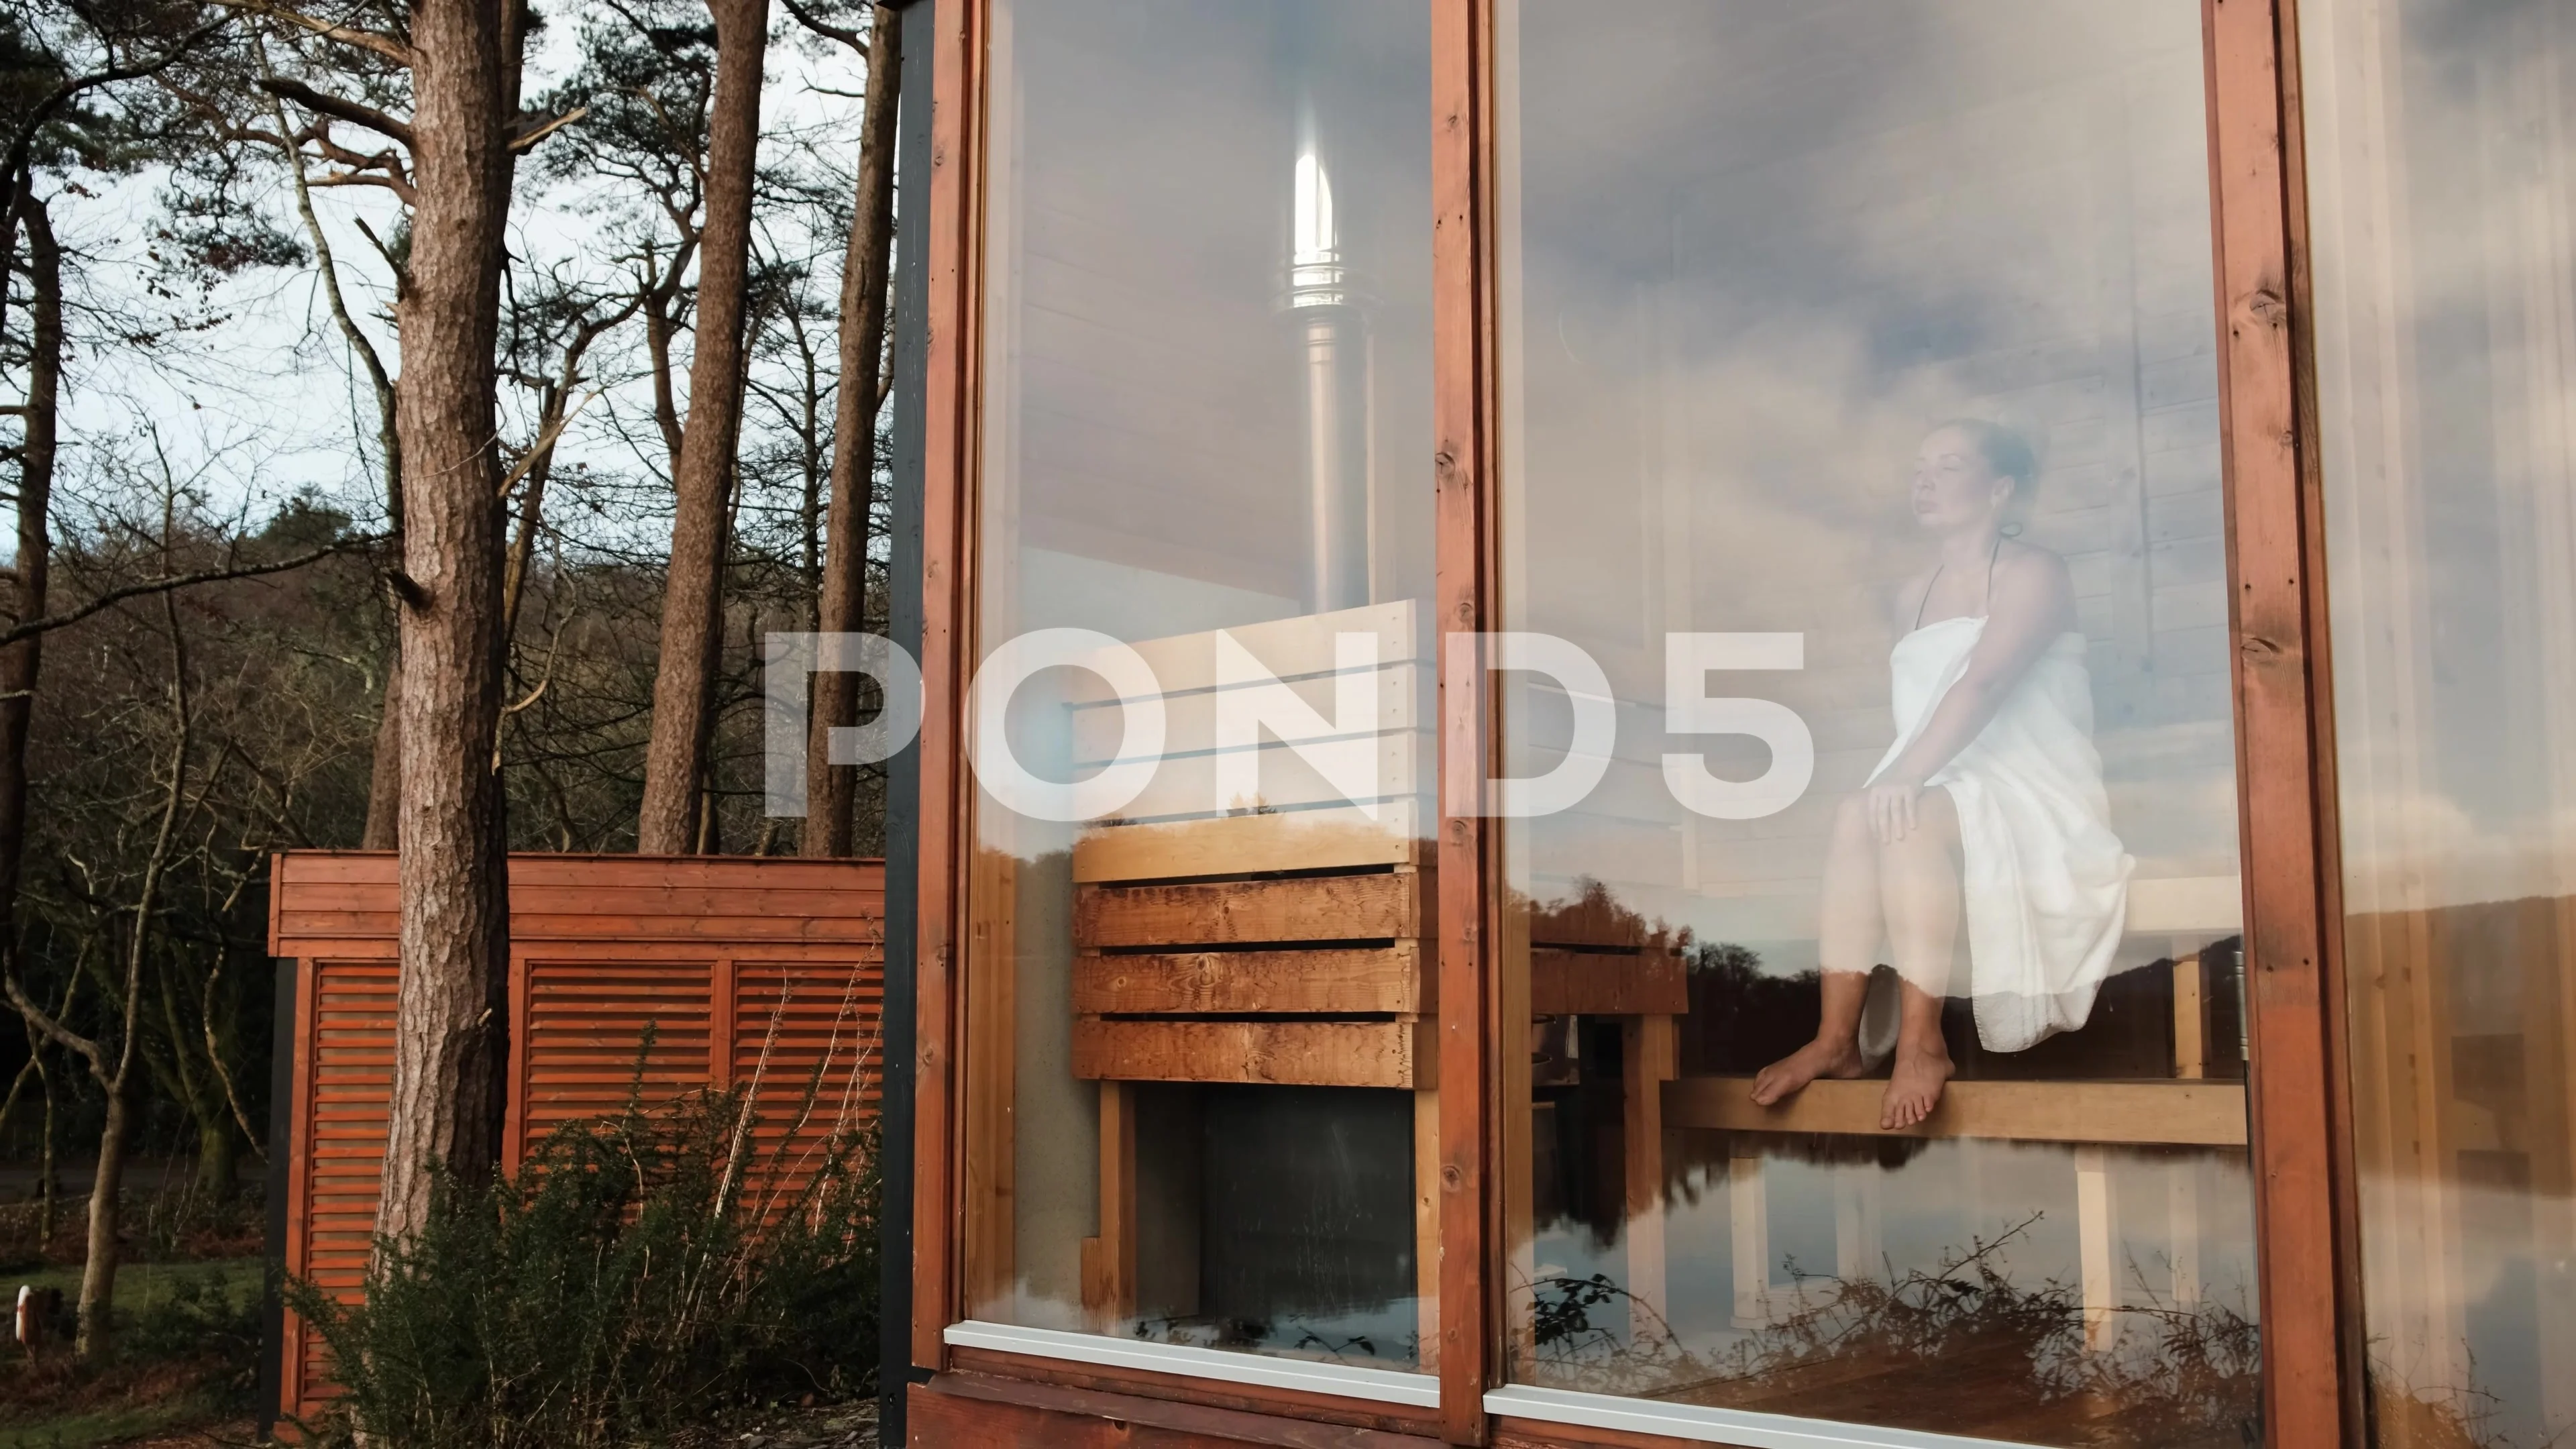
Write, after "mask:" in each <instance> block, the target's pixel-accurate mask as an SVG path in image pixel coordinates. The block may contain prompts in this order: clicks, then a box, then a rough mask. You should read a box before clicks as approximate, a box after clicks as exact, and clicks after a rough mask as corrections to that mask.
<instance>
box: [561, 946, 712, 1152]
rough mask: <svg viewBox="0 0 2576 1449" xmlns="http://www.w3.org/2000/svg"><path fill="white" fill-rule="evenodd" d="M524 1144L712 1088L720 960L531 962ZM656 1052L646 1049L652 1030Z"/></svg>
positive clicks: (653, 1045) (653, 1047)
mask: <svg viewBox="0 0 2576 1449" xmlns="http://www.w3.org/2000/svg"><path fill="white" fill-rule="evenodd" d="M526 970H527V972H528V1026H527V1037H526V1039H525V1040H524V1041H521V1042H514V1043H512V1046H513V1047H514V1048H515V1049H516V1050H517V1051H519V1052H521V1053H523V1054H524V1056H525V1058H526V1070H525V1077H524V1080H525V1081H526V1083H527V1098H526V1100H525V1101H524V1102H523V1103H522V1104H520V1114H519V1115H520V1121H521V1124H522V1126H521V1131H522V1133H523V1134H524V1140H525V1145H526V1146H529V1147H533V1146H535V1145H536V1143H537V1142H538V1141H540V1140H542V1139H543V1138H544V1137H545V1135H546V1134H547V1133H548V1132H551V1131H553V1130H554V1129H555V1128H557V1127H560V1126H563V1125H564V1124H565V1123H568V1122H577V1121H583V1120H586V1119H589V1118H594V1117H607V1116H613V1115H615V1114H616V1113H618V1112H619V1111H621V1110H623V1109H624V1107H625V1105H626V1102H627V1097H628V1094H629V1092H630V1091H634V1092H640V1093H641V1094H642V1101H643V1103H644V1105H645V1106H647V1107H659V1106H661V1105H663V1104H664V1103H667V1102H670V1101H671V1100H673V1099H674V1098H678V1097H681V1096H684V1095H686V1094H689V1093H692V1092H698V1091H703V1090H705V1088H706V1086H707V1054H708V1053H707V1034H708V1031H709V1028H710V1021H709V1015H710V1012H709V997H708V985H709V982H710V980H711V979H712V977H713V974H714V970H715V963H714V962H713V961H712V960H705V959H701V960H697V961H647V962H602V961H579V962H567V961H556V960H552V959H548V958H544V957H538V958H534V959H531V960H529V961H528V962H527V965H526ZM648 1028H649V1029H650V1030H651V1032H652V1037H653V1041H652V1046H651V1047H650V1049H649V1050H646V1049H644V1038H645V1033H646V1031H647V1029H648Z"/></svg>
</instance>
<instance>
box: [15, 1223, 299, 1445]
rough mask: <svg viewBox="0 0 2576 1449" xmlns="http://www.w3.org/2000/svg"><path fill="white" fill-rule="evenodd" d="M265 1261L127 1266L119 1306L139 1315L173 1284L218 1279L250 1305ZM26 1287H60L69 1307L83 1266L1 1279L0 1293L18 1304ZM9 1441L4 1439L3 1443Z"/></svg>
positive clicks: (121, 1272)
mask: <svg viewBox="0 0 2576 1449" xmlns="http://www.w3.org/2000/svg"><path fill="white" fill-rule="evenodd" d="M262 1262H263V1260H262V1259H259V1258H216V1259H212V1260H210V1261H207V1262H202V1263H127V1264H125V1265H124V1266H122V1267H120V1268H118V1269H117V1270H116V1306H117V1307H118V1308H120V1309H123V1310H124V1311H125V1312H127V1313H129V1314H139V1313H141V1312H143V1311H144V1310H145V1309H148V1308H150V1307H152V1306H153V1305H155V1304H157V1303H159V1302H161V1301H163V1300H164V1299H166V1298H167V1297H168V1296H169V1293H170V1288H171V1285H172V1284H174V1283H176V1282H179V1281H180V1280H182V1279H214V1280H216V1281H219V1282H221V1283H222V1284H223V1286H224V1290H225V1296H226V1297H228V1298H230V1299H231V1300H232V1301H233V1302H235V1303H247V1302H249V1301H250V1300H252V1299H254V1298H257V1297H258V1296H259V1284H260V1268H261V1264H262ZM22 1284H23V1285H25V1286H27V1287H31V1288H59V1289H61V1290H62V1291H63V1302H64V1304H65V1306H69V1305H70V1304H71V1303H73V1302H74V1301H75V1300H76V1299H78V1298H79V1297H80V1284H81V1270H80V1265H78V1264H73V1265H71V1266H69V1267H63V1268H43V1269H39V1270H37V1271H36V1272H33V1273H13V1274H8V1275H6V1276H0V1294H5V1295H6V1296H7V1298H8V1301H9V1302H11V1303H13V1304H14V1303H16V1302H17V1301H18V1289H19V1287H20V1285H22ZM6 1442H7V1441H5V1440H0V1444H4V1443H6Z"/></svg>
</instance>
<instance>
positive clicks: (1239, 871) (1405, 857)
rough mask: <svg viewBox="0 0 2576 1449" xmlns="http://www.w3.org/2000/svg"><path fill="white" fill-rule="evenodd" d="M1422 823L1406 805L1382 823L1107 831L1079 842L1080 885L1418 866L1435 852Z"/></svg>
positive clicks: (1226, 822) (1301, 820) (1299, 813)
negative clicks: (1422, 835) (1423, 834)
mask: <svg viewBox="0 0 2576 1449" xmlns="http://www.w3.org/2000/svg"><path fill="white" fill-rule="evenodd" d="M1419 820H1420V809H1419V807H1418V806H1417V805H1416V804H1415V803H1414V802H1412V801H1410V800H1399V801H1390V802H1388V803H1386V804H1384V805H1382V806H1380V807H1379V809H1378V814H1377V818H1375V819H1371V818H1369V817H1368V816H1367V815H1365V814H1363V813H1361V812H1360V811H1359V810H1358V809H1356V808H1351V807H1344V808H1340V809H1330V810H1290V811H1282V812H1275V813H1269V814H1260V815H1227V816H1220V817H1217V818H1214V819H1209V820H1179V821H1173V822H1170V823H1168V824H1161V825H1113V826H1107V827H1104V828H1101V829H1097V830H1093V831H1090V832H1088V833H1086V834H1085V835H1084V836H1083V837H1082V838H1081V839H1080V840H1077V841H1075V842H1074V846H1073V878H1074V879H1075V880H1076V881H1077V882H1083V883H1095V882H1105V881H1137V880H1177V879H1181V878H1184V877H1188V876H1200V875H1258V874H1262V873H1265V872H1271V871H1289V870H1347V869H1355V868H1360V867H1365V866H1372V865H1412V864H1415V863H1417V862H1419V861H1421V860H1422V859H1423V858H1424V856H1425V855H1426V854H1427V852H1428V850H1429V846H1428V843H1427V842H1425V841H1423V840H1422V839H1420V838H1419V837H1420V831H1419V830H1418V828H1417V827H1418V823H1419Z"/></svg>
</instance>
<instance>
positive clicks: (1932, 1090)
mask: <svg viewBox="0 0 2576 1449" xmlns="http://www.w3.org/2000/svg"><path fill="white" fill-rule="evenodd" d="M1958 849H1959V812H1958V809H1957V807H1956V806H1955V805H1953V804H1952V803H1951V800H1950V792H1949V791H1947V790H1944V789H1941V788H1939V787H1937V786H1936V787H1934V788H1932V789H1929V790H1926V791H1924V792H1923V798H1922V801H1921V803H1920V804H1918V805H1917V806H1916V808H1915V828H1914V830H1913V831H1912V832H1911V833H1909V834H1908V835H1907V836H1906V837H1905V838H1904V839H1902V840H1898V841H1893V842H1890V843H1888V844H1885V845H1882V846H1880V847H1879V858H1878V876H1879V888H1880V890H1881V892H1882V899H1883V901H1884V902H1885V910H1886V912H1887V934H1888V945H1889V949H1890V954H1891V955H1892V956H1893V957H1894V958H1895V963H1896V971H1897V974H1898V975H1899V976H1901V977H1903V978H1904V986H1903V992H1902V995H1903V1007H1902V1011H1901V1014H1900V1020H1899V1025H1898V1027H1897V1033H1896V1060H1895V1064H1894V1066H1893V1068H1892V1069H1891V1070H1890V1071H1889V1073H1888V1079H1887V1094H1886V1096H1885V1097H1884V1098H1882V1099H1881V1103H1880V1107H1879V1123H1878V1125H1879V1126H1880V1127H1882V1128H1885V1129H1887V1130H1889V1131H1894V1130H1895V1129H1897V1128H1900V1127H1911V1126H1913V1125H1914V1124H1915V1123H1917V1122H1920V1121H1922V1120H1923V1119H1924V1118H1926V1117H1929V1116H1931V1115H1932V1109H1933V1108H1934V1107H1937V1106H1939V1105H1940V1103H1941V1089H1942V1088H1943V1087H1944V1086H1946V1085H1948V1083H1949V1080H1950V1049H1949V1047H1948V1046H1947V1045H1946V1044H1945V1043H1944V1042H1943V1041H1942V1040H1941V1002H1942V1000H1943V998H1945V997H1947V996H1948V995H1949V994H1950V986H1951V973H1952V972H1953V970H1954V969H1955V967H1956V959H1957V947H1958V939H1959V899H1960V898H1959V863H1958Z"/></svg>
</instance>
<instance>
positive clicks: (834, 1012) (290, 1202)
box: [269, 851, 885, 1416]
mask: <svg viewBox="0 0 2576 1449" xmlns="http://www.w3.org/2000/svg"><path fill="white" fill-rule="evenodd" d="M272 882H273V883H272V886H271V890H270V895H269V950H270V953H271V954H272V955H275V956H277V957H279V958H280V959H281V969H291V971H292V975H293V999H294V1015H293V1018H292V1020H281V1021H280V1022H279V1023H278V1027H277V1030H278V1036H277V1051H278V1052H279V1054H280V1056H281V1058H286V1057H288V1056H289V1054H290V1053H291V1069H290V1066H289V1063H287V1062H285V1061H282V1062H281V1071H280V1076H281V1079H283V1080H284V1081H286V1082H287V1083H288V1093H287V1101H286V1111H285V1113H284V1114H283V1120H284V1124H285V1131H286V1150H285V1152H284V1154H283V1155H282V1157H281V1158H280V1161H279V1169H278V1171H277V1172H276V1174H275V1176H274V1177H273V1179H272V1180H273V1183H274V1184H275V1186H276V1187H277V1188H278V1189H280V1190H281V1191H282V1197H283V1199H284V1201H283V1211H282V1212H280V1211H278V1209H277V1206H276V1205H272V1222H273V1223H274V1224H275V1225H276V1227H277V1230H278V1233H279V1241H278V1242H276V1243H273V1244H272V1245H271V1252H272V1254H273V1255H275V1256H277V1257H279V1258H280V1259H281V1260H282V1266H283V1267H284V1268H285V1270H286V1271H287V1272H288V1273H291V1274H294V1275H296V1276H298V1277H300V1278H302V1279H304V1280H306V1281H308V1282H311V1283H313V1284H315V1285H317V1286H319V1287H322V1288H324V1289H327V1290H330V1291H333V1292H336V1293H340V1294H343V1295H347V1296H354V1295H355V1294H356V1292H357V1290H358V1288H359V1286H360V1284H361V1282H362V1279H363V1276H364V1273H365V1269H366V1262H367V1256H368V1252H369V1250H370V1246H371V1243H372V1233H373V1229H374V1225H375V1216H376V1201H377V1194H378V1190H379V1187H380V1185H381V1181H382V1173H383V1166H384V1142H385V1111H386V1101H387V1096H388V1091H389V1088H390V1086H391V1079H392V1073H393V1022H394V1004H395V993H396V989H397V982H396V966H395V928H396V924H397V921H398V909H399V905H398V899H397V893H396V884H395V861H394V857H393V856H392V855H391V854H389V853H380V852H343V851H299V852H294V853H290V854H284V855H280V856H279V857H277V861H276V868H275V873H274V875H273V877H272ZM884 923H885V868H884V865H883V863H882V862H879V861H807V860H763V859H750V858H725V857H713V856H695V857H691V856H680V857H668V856H633V855H516V856H513V857H511V860H510V1014H511V1021H510V1048H511V1055H510V1107H509V1122H508V1126H507V1129H506V1131H505V1133H504V1137H503V1146H502V1152H503V1155H504V1159H505V1162H506V1163H507V1164H509V1165H512V1166H515V1165H516V1164H517V1162H518V1161H519V1159H520V1157H521V1156H522V1155H524V1154H525V1153H526V1151H527V1150H528V1149H529V1147H530V1146H532V1145H533V1144H535V1143H537V1142H539V1141H541V1140H542V1139H543V1138H544V1137H545V1135H546V1133H548V1132H549V1131H551V1130H553V1129H554V1128H555V1127H557V1126H559V1125H561V1124H563V1123H565V1122H568V1121H573V1120H577V1119H580V1118H584V1117H595V1116H600V1115H603V1114H606V1113H611V1112H615V1111H617V1110H618V1109H619V1108H620V1107H621V1106H623V1105H624V1103H625V1101H626V1097H627V1093H628V1091H629V1088H630V1084H632V1083H633V1082H634V1081H635V1080H636V1074H637V1066H638V1052H639V1049H641V1048H642V1047H643V1045H644V1035H645V1029H646V1027H647V1025H648V1024H650V1026H651V1027H652V1031H653V1041H652V1044H651V1047H650V1049H649V1051H646V1052H645V1053H644V1057H643V1061H642V1071H643V1089H644V1092H645V1095H646V1097H647V1099H648V1100H651V1101H666V1100H670V1099H673V1098H676V1097H679V1096H682V1095H685V1094H687V1093H690V1092H693V1091H697V1090H700V1089H703V1088H707V1087H711V1086H734V1085H748V1084H750V1083H751V1082H752V1080H753V1078H754V1077H755V1075H757V1076H758V1078H759V1081H760V1091H759V1096H760V1098H761V1099H762V1102H763V1103H764V1104H766V1105H767V1106H768V1107H769V1110H766V1111H764V1112H763V1114H762V1115H763V1117H764V1119H766V1120H765V1121H764V1123H763V1125H762V1127H761V1129H760V1131H761V1134H762V1136H761V1146H762V1148H763V1150H764V1152H765V1151H766V1149H768V1148H770V1147H773V1146H775V1145H777V1143H778V1142H779V1139H780V1137H781V1135H783V1134H785V1133H787V1132H789V1131H791V1130H793V1129H794V1126H795V1124H794V1123H793V1122H792V1121H791V1120H790V1119H791V1118H792V1116H793V1115H794V1114H793V1111H792V1108H793V1105H794V1103H795V1101H796V1099H798V1098H801V1097H802V1095H803V1094H804V1092H805V1090H806V1085H807V1083H808V1082H810V1081H812V1080H813V1076H814V1072H815V1069H816V1066H817V1064H818V1063H820V1064H822V1070H823V1092H824V1094H825V1098H826V1100H829V1101H831V1102H832V1103H834V1104H835V1105H836V1106H837V1104H839V1103H841V1102H843V1101H845V1100H848V1097H849V1095H850V1094H852V1093H855V1094H856V1095H857V1097H858V1100H859V1103H860V1110H861V1111H862V1112H863V1113H866V1114H873V1113H874V1112H875V1110H876V1104H877V1101H878V1089H879V1082H880V1076H879V1072H878V1066H879V1062H878V1055H877V1042H878V1032H879V1014H880V1009H881V1007H882V1004H883V1000H884V969H885V967H884V961H885V957H884V951H883V944H884V936H885V930H884ZM286 963H291V967H290V966H288V965H287V964H286ZM283 1004H284V1001H283V997H282V996H281V1006H282V1005H283ZM764 1053H766V1054H767V1057H768V1061H767V1064H766V1067H765V1069H764V1068H763V1067H762V1061H761V1059H762V1057H763V1054H764ZM854 1073H855V1074H856V1075H855V1078H854ZM815 1115H816V1118H817V1119H821V1118H825V1117H828V1116H829V1115H832V1114H827V1113H821V1112H818V1113H816V1114H815ZM826 1130H827V1128H826V1127H825V1125H824V1124H823V1122H822V1121H820V1120H816V1121H813V1122H809V1123H808V1124H807V1125H806V1126H805V1127H804V1128H803V1132H804V1133H805V1134H806V1135H809V1136H816V1137H819V1136H820V1135H821V1134H822V1133H823V1132H824V1131H826ZM281 1249H282V1251H281ZM270 1350H271V1352H272V1353H273V1354H274V1355H275V1356H276V1357H275V1361H274V1370H275V1374H276V1378H275V1382H276V1384H277V1397H276V1400H275V1402H276V1405H277V1407H278V1409H279V1410H280V1411H281V1412H282V1413H285V1414H292V1415H308V1416H309V1415H310V1414H311V1413H312V1412H314V1411H315V1410H317V1409H319V1408H320V1407H321V1405H322V1403H323V1402H324V1401H325V1400H326V1399H327V1398H328V1395H329V1389H328V1385H327V1384H326V1383H325V1382H324V1381H323V1378H322V1376H321V1368H322V1364H321V1344H320V1342H319V1337H318V1335H315V1334H313V1333H311V1332H309V1331H308V1330H307V1328H306V1327H305V1325H303V1324H302V1323H301V1322H300V1321H298V1320H297V1319H296V1318H295V1316H294V1315H292V1314H285V1315H282V1317H281V1318H280V1319H279V1320H277V1333H276V1335H275V1337H274V1339H273V1341H272V1343H271V1345H270Z"/></svg>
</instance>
